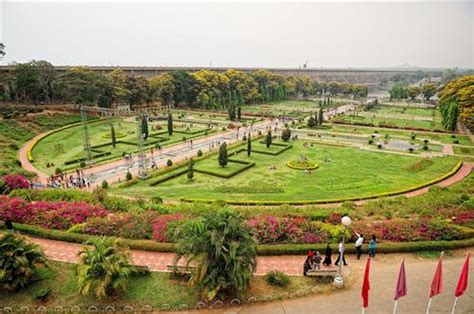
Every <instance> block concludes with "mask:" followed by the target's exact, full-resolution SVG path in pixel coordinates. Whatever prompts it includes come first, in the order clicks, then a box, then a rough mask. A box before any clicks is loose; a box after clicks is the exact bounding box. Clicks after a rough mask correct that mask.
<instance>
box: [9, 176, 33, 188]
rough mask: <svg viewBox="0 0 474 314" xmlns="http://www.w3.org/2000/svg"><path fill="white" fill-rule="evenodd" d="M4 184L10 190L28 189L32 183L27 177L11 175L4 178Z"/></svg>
mask: <svg viewBox="0 0 474 314" xmlns="http://www.w3.org/2000/svg"><path fill="white" fill-rule="evenodd" d="M2 180H3V183H4V184H5V185H6V186H7V187H8V188H9V189H10V190H14V189H27V188H29V187H30V183H29V182H28V180H26V178H25V177H23V176H21V175H19V174H9V175H5V176H3V177H2Z"/></svg>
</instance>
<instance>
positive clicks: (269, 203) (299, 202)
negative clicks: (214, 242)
mask: <svg viewBox="0 0 474 314" xmlns="http://www.w3.org/2000/svg"><path fill="white" fill-rule="evenodd" d="M462 165H463V162H458V163H457V164H456V166H455V167H454V168H453V170H451V171H450V172H448V173H446V174H444V175H443V176H441V177H439V178H436V179H433V180H431V181H428V182H425V183H422V184H420V185H417V186H413V187H411V188H407V189H403V190H398V191H392V192H385V193H378V194H374V195H369V196H365V197H349V198H339V199H327V200H295V201H254V200H221V201H223V202H224V203H226V204H229V205H241V206H245V205H267V206H274V205H282V204H289V205H311V204H331V203H342V202H346V201H361V200H370V199H376V198H381V197H389V196H396V195H401V194H405V193H408V192H412V191H415V190H418V189H422V188H424V187H427V186H430V185H433V184H436V183H438V182H440V181H443V180H444V179H446V178H449V177H451V176H452V175H454V174H455V173H456V172H458V170H459V169H460V168H461V167H462ZM180 200H181V201H182V202H186V203H195V202H199V203H214V202H216V201H217V200H214V199H197V198H187V197H181V198H180Z"/></svg>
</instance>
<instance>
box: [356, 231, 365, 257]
mask: <svg viewBox="0 0 474 314" xmlns="http://www.w3.org/2000/svg"><path fill="white" fill-rule="evenodd" d="M356 236H357V240H356V242H355V248H356V253H357V259H360V255H361V254H362V244H363V243H364V235H363V234H358V233H357V232H356Z"/></svg>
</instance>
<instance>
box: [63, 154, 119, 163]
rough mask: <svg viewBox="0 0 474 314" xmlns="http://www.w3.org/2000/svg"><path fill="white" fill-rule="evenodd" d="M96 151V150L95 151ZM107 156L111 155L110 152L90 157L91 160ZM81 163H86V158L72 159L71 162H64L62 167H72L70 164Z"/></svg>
mask: <svg viewBox="0 0 474 314" xmlns="http://www.w3.org/2000/svg"><path fill="white" fill-rule="evenodd" d="M95 151H97V150H95ZM109 155H112V153H111V152H100V153H98V154H95V155H93V156H92V158H100V157H104V156H109ZM81 161H86V158H85V157H83V158H78V159H73V160H66V161H65V162H64V165H66V166H68V165H72V164H77V163H78V162H81Z"/></svg>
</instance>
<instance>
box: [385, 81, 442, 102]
mask: <svg viewBox="0 0 474 314" xmlns="http://www.w3.org/2000/svg"><path fill="white" fill-rule="evenodd" d="M389 94H390V100H400V99H407V98H410V99H411V100H414V99H415V98H416V97H418V96H422V97H423V98H424V99H425V100H430V99H431V97H433V96H434V95H435V94H436V85H435V84H434V83H424V84H423V85H422V86H416V85H405V84H403V83H397V84H395V85H393V86H392V88H391V89H390V91H389Z"/></svg>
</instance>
